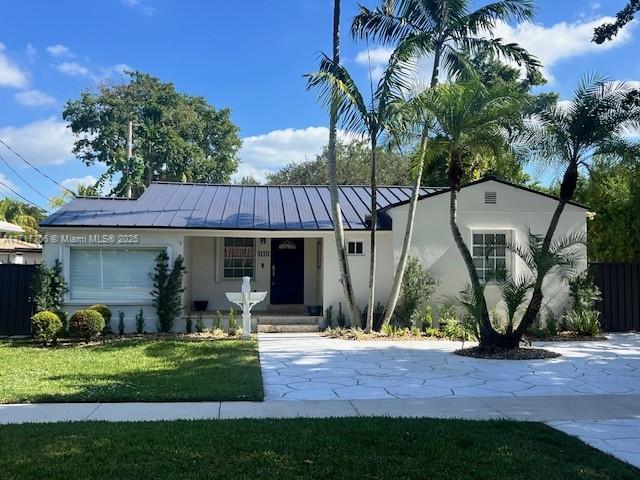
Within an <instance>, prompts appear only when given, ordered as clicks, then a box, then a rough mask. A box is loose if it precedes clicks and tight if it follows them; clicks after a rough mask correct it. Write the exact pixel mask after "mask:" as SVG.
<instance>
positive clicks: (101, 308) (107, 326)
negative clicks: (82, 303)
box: [89, 303, 113, 334]
mask: <svg viewBox="0 0 640 480" xmlns="http://www.w3.org/2000/svg"><path fill="white" fill-rule="evenodd" d="M89 310H95V311H96V312H98V313H100V315H102V318H104V331H103V332H102V333H104V334H110V333H113V331H112V330H111V310H109V307H107V306H106V305H103V304H101V303H96V304H95V305H91V306H90V307H89Z"/></svg>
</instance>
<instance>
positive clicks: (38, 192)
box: [0, 155, 51, 202]
mask: <svg viewBox="0 0 640 480" xmlns="http://www.w3.org/2000/svg"><path fill="white" fill-rule="evenodd" d="M0 160H2V162H3V163H4V164H5V165H6V166H7V167H9V169H10V170H11V171H12V172H13V173H15V174H16V176H17V177H18V178H19V179H20V180H22V181H23V182H24V183H25V184H26V185H27V186H28V187H29V188H30V189H31V190H33V191H34V192H36V193H37V194H38V195H40V196H41V197H42V198H44V199H45V200H46V201H47V202H50V201H51V199H50V198H49V197H47V196H46V195H43V194H42V193H40V191H39V190H37V189H36V188H35V187H34V186H33V185H31V184H30V183H29V182H28V181H27V180H26V179H25V178H24V177H23V176H22V175H20V174H19V173H18V171H17V170H16V169H15V168H13V167H12V166H11V164H10V163H9V162H7V160H6V159H5V158H4V157H3V156H2V155H0Z"/></svg>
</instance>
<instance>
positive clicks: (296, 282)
mask: <svg viewBox="0 0 640 480" xmlns="http://www.w3.org/2000/svg"><path fill="white" fill-rule="evenodd" d="M271 303H272V304H273V305H301V304H303V303H304V240H303V239H302V238H273V239H271Z"/></svg>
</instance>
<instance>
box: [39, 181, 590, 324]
mask: <svg viewBox="0 0 640 480" xmlns="http://www.w3.org/2000/svg"><path fill="white" fill-rule="evenodd" d="M340 191H341V207H342V212H343V218H344V226H345V230H346V241H347V242H348V251H349V262H350V267H351V274H352V277H353V283H354V287H355V294H356V297H357V301H358V302H359V304H360V306H362V307H364V305H365V303H366V298H367V285H368V271H369V235H370V233H369V231H368V230H367V228H368V218H369V215H370V211H369V204H370V189H369V188H368V187H364V186H343V187H340ZM447 192H448V190H447V189H442V188H423V189H422V191H421V200H420V201H419V204H418V209H417V213H416V223H415V232H414V238H413V242H412V247H411V254H412V255H415V256H417V257H419V258H420V259H421V260H422V262H423V264H424V265H425V266H426V267H428V268H429V269H430V271H431V272H432V273H433V275H435V276H436V277H437V278H438V279H439V281H440V285H439V287H438V290H437V292H436V294H435V296H434V301H435V302H436V303H437V301H438V299H441V298H442V297H444V296H447V295H454V294H457V293H458V292H459V291H460V290H462V289H463V288H464V287H465V285H466V284H467V282H468V275H467V272H466V269H465V267H464V264H463V262H462V258H461V256H460V254H459V253H458V250H457V248H456V246H455V244H454V242H453V239H452V236H451V231H450V228H449V216H448V209H449V195H448V194H447ZM410 193H411V189H410V188H407V187H380V189H379V194H378V205H379V209H378V212H377V214H378V219H379V230H380V231H379V233H378V270H377V286H376V298H377V301H380V302H381V303H383V304H384V303H385V302H386V300H387V295H388V293H389V291H390V289H391V284H392V279H393V275H394V272H395V266H396V262H397V259H398V256H399V254H400V251H401V248H402V241H403V237H404V232H405V225H406V218H407V210H408V205H407V204H408V201H409V195H410ZM556 205H557V200H556V199H555V198H553V197H551V196H548V195H545V194H542V193H539V192H535V191H533V190H529V189H527V188H523V187H520V186H516V185H512V184H510V183H507V182H504V181H502V180H498V179H496V178H493V177H489V178H485V179H483V180H480V181H477V182H473V183H471V184H469V185H466V186H464V187H463V188H462V190H461V194H460V201H459V212H458V222H459V225H460V228H461V231H462V234H463V235H464V237H465V238H466V239H467V241H468V245H469V247H470V249H471V250H472V252H473V253H474V254H475V257H476V259H477V262H478V266H479V267H480V269H479V271H480V273H481V274H483V272H484V268H485V265H484V262H485V260H484V255H483V254H482V249H481V248H480V247H481V246H482V245H483V244H484V243H485V242H486V241H487V240H490V238H491V237H490V236H491V235H499V236H503V238H505V239H509V240H512V241H516V242H523V241H526V238H527V237H526V236H527V230H528V229H531V231H532V232H534V233H544V232H545V231H546V229H547V226H548V224H549V221H550V219H551V215H552V213H553V211H554V209H555V207H556ZM330 212H331V208H330V197H329V189H328V187H327V186H240V185H203V184H187V183H154V184H152V185H151V186H150V187H149V188H148V189H147V190H146V191H145V192H144V194H143V195H142V196H141V197H140V198H138V199H135V200H129V199H121V198H76V199H74V200H73V201H71V202H70V203H68V204H66V205H65V206H64V207H62V208H61V209H60V210H58V211H57V212H56V213H54V214H53V215H51V216H49V217H48V218H47V219H45V220H44V221H43V222H42V223H41V227H42V229H43V230H44V232H45V234H46V235H48V239H47V242H48V243H46V244H45V248H44V260H45V262H46V263H47V264H51V263H53V261H54V260H55V259H56V258H59V259H60V260H61V261H62V263H63V269H64V275H65V277H66V280H67V282H68V287H69V293H68V294H67V298H66V306H67V309H69V310H73V309H76V308H80V307H82V306H85V305H89V304H92V303H96V302H100V303H106V304H107V305H109V307H111V309H112V311H113V312H114V316H115V315H116V312H117V311H118V310H122V311H123V312H124V313H125V316H126V319H127V320H126V323H127V328H128V329H132V328H133V322H134V320H133V319H134V315H135V312H137V311H138V310H139V309H140V308H143V309H144V311H145V317H146V318H147V319H148V322H147V325H149V326H151V325H154V324H155V313H154V311H153V308H152V307H151V299H150V296H149V291H150V289H151V280H150V278H149V272H151V271H152V269H153V267H154V259H155V257H156V256H157V254H158V252H159V251H160V250H162V249H165V250H166V251H167V252H168V254H169V256H170V257H171V258H175V257H176V256H177V255H182V256H183V257H184V258H185V264H186V269H187V274H186V276H185V288H186V290H185V293H184V307H185V312H187V311H189V310H190V309H191V308H192V305H193V302H194V301H198V300H200V301H207V302H208V310H216V309H220V310H226V309H228V308H230V307H231V305H230V304H229V303H228V302H227V300H226V298H225V295H224V292H226V291H238V290H239V289H240V282H241V277H243V276H245V275H247V276H251V277H252V279H253V280H252V287H253V289H254V290H256V291H268V292H269V294H268V296H267V300H266V301H265V302H263V303H261V304H259V305H257V306H256V308H255V310H256V311H261V310H267V311H290V312H294V311H297V308H300V309H302V308H304V306H309V305H322V307H323V308H327V307H328V306H330V305H332V306H333V307H334V315H335V312H336V311H337V307H338V304H339V302H342V301H343V295H342V287H341V285H340V276H339V269H338V263H337V256H336V248H335V241H334V237H333V224H332V220H331V215H330ZM586 214H587V209H586V208H585V207H583V206H581V205H578V204H574V203H572V204H570V205H568V206H567V208H566V210H565V212H564V214H563V215H562V218H561V220H560V224H559V228H558V232H559V234H564V233H569V232H577V231H586ZM580 248H582V247H580ZM585 257H586V256H585ZM490 262H491V264H493V263H494V262H497V263H498V264H504V265H505V266H506V268H507V269H508V270H509V271H510V272H511V273H512V274H513V275H516V276H517V275H520V274H523V273H525V272H526V266H525V265H524V263H523V262H522V261H521V260H519V259H517V258H515V257H514V255H512V254H510V253H509V251H508V250H504V251H499V250H496V251H495V255H492V258H491V260H490ZM584 266H585V267H586V258H585V260H584ZM566 292H567V287H566V285H564V284H562V283H561V281H560V279H551V280H550V282H547V285H546V286H545V294H546V300H547V301H548V302H549V305H550V306H551V308H553V309H554V310H558V309H560V308H561V307H562V306H563V305H564V304H565V302H566V298H567V295H566ZM488 296H489V298H490V301H491V302H492V303H495V302H496V300H497V299H498V292H497V288H496V287H495V286H489V287H488ZM176 328H178V329H180V328H182V325H176Z"/></svg>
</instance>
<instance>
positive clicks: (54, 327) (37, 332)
mask: <svg viewBox="0 0 640 480" xmlns="http://www.w3.org/2000/svg"><path fill="white" fill-rule="evenodd" d="M31 325H32V328H33V337H34V338H35V339H36V340H37V341H38V342H40V343H41V344H42V345H44V346H45V347H46V346H47V345H49V344H55V343H56V340H57V339H58V335H59V334H60V332H61V331H62V329H63V325H62V322H61V321H60V317H58V315H56V314H55V313H53V312H48V311H44V312H38V313H36V314H35V315H34V316H33V317H31Z"/></svg>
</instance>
